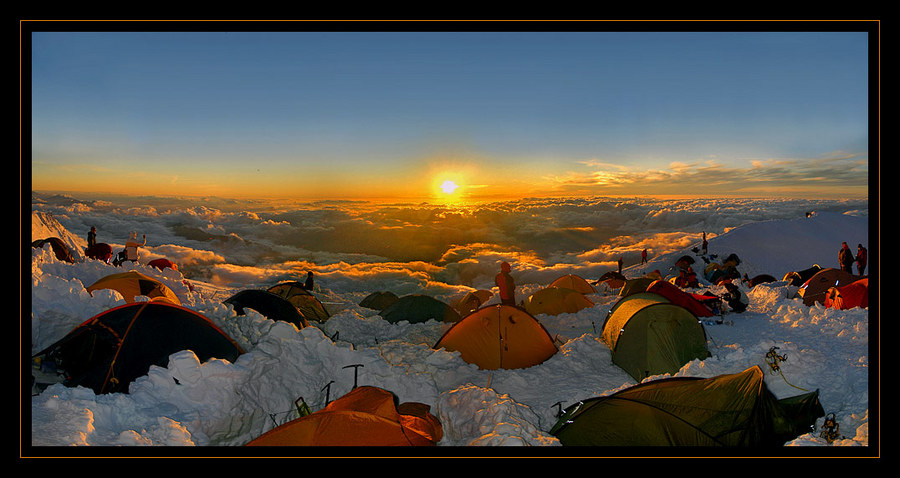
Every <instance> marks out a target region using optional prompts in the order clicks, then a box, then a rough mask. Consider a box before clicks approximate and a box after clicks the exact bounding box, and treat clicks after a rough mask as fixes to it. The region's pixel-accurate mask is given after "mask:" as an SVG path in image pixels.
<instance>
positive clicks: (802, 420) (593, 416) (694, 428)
mask: <svg viewBox="0 0 900 478" xmlns="http://www.w3.org/2000/svg"><path fill="white" fill-rule="evenodd" d="M818 397H819V393H818V391H815V392H810V393H806V394H802V395H798V396H795V397H790V398H786V399H783V400H778V399H777V398H776V397H775V396H774V395H773V394H772V393H771V392H770V391H769V390H768V388H767V386H766V383H765V380H764V375H763V372H762V370H761V369H760V368H759V367H756V366H754V367H751V368H749V369H747V370H745V371H743V372H740V373H735V374H727V375H719V376H716V377H712V378H699V377H676V378H667V379H661V380H651V381H648V382H644V383H641V384H639V385H636V386H633V387H630V388H627V389H625V390H621V391H619V392H616V393H614V394H612V395H608V396H603V397H596V398H592V399H589V400H584V401H581V402H578V403H576V404H575V405H572V406H570V407H569V408H567V409H566V410H565V412H564V413H563V415H562V416H561V417H560V418H559V420H558V421H557V423H556V425H555V426H554V427H553V428H552V429H551V430H550V433H551V434H553V435H555V436H556V437H557V438H559V440H560V442H561V443H562V444H563V445H564V446H626V447H627V446H630V447H638V446H710V447H718V446H729V447H779V446H783V445H784V443H785V442H786V441H788V440H791V439H793V438H796V437H797V436H800V435H802V434H804V433H807V432H809V430H810V427H811V426H812V425H813V424H815V422H816V418H817V417H821V416H823V415H824V410H823V409H822V405H821V404H820V403H819V399H818Z"/></svg>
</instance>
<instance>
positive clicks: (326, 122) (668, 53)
mask: <svg viewBox="0 0 900 478" xmlns="http://www.w3.org/2000/svg"><path fill="white" fill-rule="evenodd" d="M32 40H33V45H32V57H31V66H32V102H31V107H32V111H31V114H32V118H31V119H32V123H31V127H32V187H33V188H35V189H46V190H72V191H79V190H99V189H102V190H105V191H112V192H116V191H117V190H118V189H120V188H122V185H123V184H125V185H127V186H125V189H127V190H129V191H131V192H135V193H159V194H175V193H177V194H198V195H205V194H216V195H224V196H228V195H232V196H247V195H249V196H253V195H270V196H278V195H294V196H308V197H323V196H333V197H350V196H353V197H368V196H372V197H392V196H416V195H425V196H427V195H429V194H433V193H434V191H433V187H432V185H433V184H434V183H435V182H438V181H442V180H443V179H446V178H452V179H453V180H455V181H456V182H457V183H459V184H460V185H461V186H462V187H461V188H460V189H459V191H458V194H462V195H468V196H470V197H476V196H480V197H490V196H491V195H492V194H495V193H496V194H507V195H512V196H515V195H523V193H524V192H530V193H532V194H534V195H544V194H548V195H550V194H574V195H580V194H599V195H607V194H609V195H618V194H625V195H629V194H654V193H660V194H684V195H691V194H713V195H715V194H726V193H731V194H746V195H771V194H776V193H779V192H780V193H783V194H794V195H802V194H813V193H814V192H815V191H819V192H823V193H824V191H826V190H827V194H826V195H830V196H840V195H842V194H844V195H855V196H859V195H866V186H867V179H868V178H867V176H868V162H869V157H868V154H869V151H868V141H869V137H868V130H869V127H870V125H869V124H868V122H869V108H870V98H869V95H870V94H873V92H870V91H869V86H870V80H869V68H870V67H871V66H870V65H869V64H868V63H869V52H868V50H869V48H870V42H871V38H869V35H868V34H867V33H865V32H797V33H779V32H771V33H770V32H745V33H742V32H721V33H716V32H710V33H702V32H696V33H694V32H672V33H662V32H660V33H643V32H641V33H638V32H634V33H628V32H546V33H542V32H521V33H520V32H460V33H455V32H446V33H444V32H371V33H366V32H283V33H275V32H260V33H252V32H221V33H219V32H197V33H174V32H173V33H167V32H146V33H138V32H96V33H95V32H58V33H56V32H54V33H49V32H36V33H34V34H33V37H32ZM874 93H877V92H874ZM60 172H65V174H60ZM85 172H89V174H81V173H85ZM492 191H493V193H492Z"/></svg>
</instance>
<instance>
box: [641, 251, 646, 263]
mask: <svg viewBox="0 0 900 478" xmlns="http://www.w3.org/2000/svg"><path fill="white" fill-rule="evenodd" d="M646 263H647V249H644V250H643V251H641V264H646Z"/></svg>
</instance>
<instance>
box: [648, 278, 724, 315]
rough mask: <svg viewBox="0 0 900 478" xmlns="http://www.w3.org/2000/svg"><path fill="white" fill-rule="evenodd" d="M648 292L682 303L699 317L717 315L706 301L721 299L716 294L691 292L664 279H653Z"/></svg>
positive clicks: (674, 302) (672, 301) (681, 304)
mask: <svg viewBox="0 0 900 478" xmlns="http://www.w3.org/2000/svg"><path fill="white" fill-rule="evenodd" d="M647 292H653V293H654V294H659V295H661V296H663V297H665V298H666V299H669V302H671V303H673V304H676V305H680V306H682V307H684V308H685V309H687V310H689V311H691V313H693V314H694V315H696V316H697V317H712V316H713V315H716V314H714V313H713V311H712V309H710V308H709V307H707V306H706V305H704V302H705V301H717V300H719V298H718V297H716V296H714V295H703V294H689V293H687V292H685V291H683V290H681V289H680V288H679V287H678V286H676V285H675V284H672V283H671V282H668V281H664V280H655V281H653V282H652V283H651V284H650V285H649V286H647Z"/></svg>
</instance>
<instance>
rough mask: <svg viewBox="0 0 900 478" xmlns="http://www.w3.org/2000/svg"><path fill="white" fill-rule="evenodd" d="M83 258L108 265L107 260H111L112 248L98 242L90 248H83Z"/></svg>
mask: <svg viewBox="0 0 900 478" xmlns="http://www.w3.org/2000/svg"><path fill="white" fill-rule="evenodd" d="M84 256H85V257H88V258H90V259H96V260H98V261H103V262H105V263H107V264H109V260H110V259H111V258H112V247H110V245H109V244H107V243H105V242H98V243H97V244H94V245H93V246H91V247H87V248H85V249H84Z"/></svg>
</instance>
